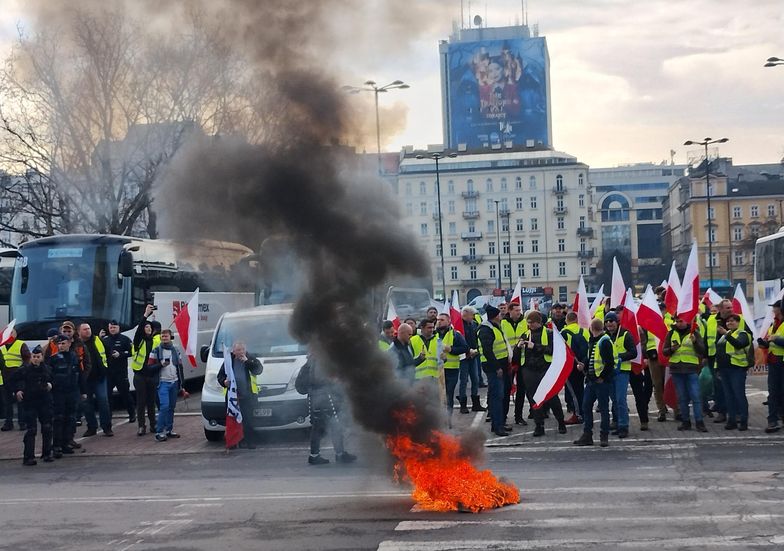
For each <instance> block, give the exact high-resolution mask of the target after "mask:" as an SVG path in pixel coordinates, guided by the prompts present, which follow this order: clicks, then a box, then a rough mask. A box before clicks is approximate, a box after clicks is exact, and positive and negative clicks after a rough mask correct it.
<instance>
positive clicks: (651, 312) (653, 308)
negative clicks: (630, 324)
mask: <svg viewBox="0 0 784 551" xmlns="http://www.w3.org/2000/svg"><path fill="white" fill-rule="evenodd" d="M637 324H638V325H639V326H640V327H642V328H643V329H645V330H646V331H649V332H650V333H652V334H653V335H654V336H655V337H656V338H657V339H659V341H660V342H664V339H665V338H666V337H667V326H666V325H665V324H664V318H662V314H661V309H660V308H659V303H658V302H657V301H656V295H655V294H654V292H653V289H651V287H650V285H649V286H648V289H646V290H645V295H644V296H643V297H642V303H641V304H640V307H639V308H638V309H637Z"/></svg>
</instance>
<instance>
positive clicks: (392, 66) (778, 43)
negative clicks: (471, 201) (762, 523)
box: [0, 0, 784, 167]
mask: <svg viewBox="0 0 784 551" xmlns="http://www.w3.org/2000/svg"><path fill="white" fill-rule="evenodd" d="M21 5H22V2H20V0H0V7H2V8H3V9H0V53H3V55H5V53H6V52H7V47H8V44H9V43H10V41H11V40H12V39H13V37H14V35H15V33H16V30H15V27H16V24H17V23H18V22H19V21H22V22H24V14H23V13H22V11H21V8H20V6H21ZM392 5H393V6H395V8H396V10H399V13H396V14H395V15H396V16H397V17H398V18H399V20H400V19H402V20H403V21H404V22H405V20H406V17H407V15H408V14H409V13H410V17H411V24H410V26H411V27H412V28H415V29H416V31H415V32H412V33H411V37H410V40H409V41H407V42H405V43H404V42H403V41H401V43H400V44H397V45H396V44H395V43H394V42H390V41H384V42H380V43H379V42H374V41H373V34H374V29H373V28H372V27H373V26H372V25H369V26H368V28H367V29H364V32H355V31H352V33H353V34H352V36H353V35H355V36H356V37H357V38H356V40H357V42H359V43H358V44H355V45H354V48H353V55H352V57H351V58H349V59H350V60H351V61H350V63H345V64H346V65H348V66H346V67H345V72H344V73H343V74H342V75H341V76H344V78H342V80H344V81H345V82H341V83H344V84H359V83H361V82H362V81H364V80H366V79H373V80H376V81H377V82H379V83H382V84H383V83H386V82H389V81H391V80H395V79H402V80H404V81H406V82H407V83H409V84H410V85H411V88H410V89H409V90H399V91H395V92H393V93H390V94H388V95H387V96H386V97H384V96H381V104H382V107H384V106H386V107H393V106H394V107H395V108H396V109H394V111H395V112H396V113H400V112H405V113H406V118H405V121H399V123H398V124H394V125H392V124H388V125H387V128H390V129H391V130H394V132H395V133H394V135H389V134H388V133H387V134H385V133H384V125H383V121H382V136H383V140H384V142H385V146H384V147H385V149H388V150H399V148H400V147H401V146H403V145H405V144H412V145H415V146H424V145H426V144H429V143H441V141H442V131H441V108H440V105H441V92H440V83H439V65H438V41H439V40H443V39H446V38H447V37H448V35H449V34H450V32H451V29H452V22H453V21H455V20H459V17H460V0H419V1H416V2H406V1H404V0H400V1H399V2H396V3H394V4H392ZM464 5H465V6H466V20H467V11H468V10H467V6H468V1H467V0H465V1H464ZM407 6H408V7H407ZM471 6H472V15H475V14H477V13H478V14H479V15H481V16H482V17H483V18H484V17H485V15H486V16H487V17H486V20H487V23H488V24H489V26H505V25H508V24H514V23H515V22H516V21H519V19H520V13H521V2H520V0H487V1H486V2H478V1H474V2H472V3H471ZM528 14H529V23H530V24H533V23H538V25H539V31H540V35H542V36H545V37H546V38H547V44H548V47H549V52H550V79H551V94H552V96H551V97H552V123H553V142H554V146H555V148H556V149H559V150H561V151H566V152H568V153H570V154H572V155H575V156H577V157H578V159H580V160H581V161H583V162H586V163H588V164H589V165H590V166H592V167H601V166H614V165H618V164H625V163H632V162H645V161H653V162H659V161H661V160H664V159H666V160H668V161H669V158H670V157H669V152H670V149H674V150H676V155H675V161H676V162H679V163H680V162H685V161H686V159H687V153H688V152H689V151H688V150H689V148H686V147H684V146H683V145H682V143H683V142H684V141H685V140H686V139H701V138H703V137H706V136H710V137H713V138H719V137H724V136H726V137H728V138H729V139H730V141H729V143H727V144H724V145H722V146H721V149H720V153H721V155H722V156H730V157H733V159H734V161H735V163H736V164H739V163H762V162H778V161H779V160H780V159H782V157H784V124H782V123H784V94H783V93H782V92H784V66H782V67H778V68H764V67H763V66H762V65H763V64H764V62H765V59H766V58H767V57H769V56H773V55H776V56H779V57H782V58H784V32H783V29H784V1H783V0H679V1H675V0H646V1H641V0H590V1H588V0H530V1H529V2H528ZM374 23H375V24H376V25H378V26H379V27H381V26H384V25H385V20H384V16H383V14H382V15H380V16H379V18H378V21H375V22H374ZM398 23H399V21H398ZM395 104H397V105H395ZM358 106H359V107H361V108H367V109H372V104H371V103H370V102H360V103H359V104H358ZM368 150H369V151H373V150H375V144H374V143H370V144H368Z"/></svg>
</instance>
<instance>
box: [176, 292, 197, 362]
mask: <svg viewBox="0 0 784 551" xmlns="http://www.w3.org/2000/svg"><path fill="white" fill-rule="evenodd" d="M198 324H199V289H198V288H197V289H196V290H195V291H194V292H193V296H192V297H191V299H190V300H189V301H188V304H187V306H186V307H185V308H180V312H179V313H178V314H177V316H176V317H175V318H174V326H175V327H176V328H177V333H178V334H179V335H180V342H182V347H183V349H184V350H185V355H186V356H188V359H189V360H190V362H191V365H192V366H193V367H196V341H197V340H198Z"/></svg>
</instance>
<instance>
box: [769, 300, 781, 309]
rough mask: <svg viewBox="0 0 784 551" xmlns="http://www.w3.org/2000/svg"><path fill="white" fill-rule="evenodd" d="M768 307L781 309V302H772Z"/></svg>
mask: <svg viewBox="0 0 784 551" xmlns="http://www.w3.org/2000/svg"><path fill="white" fill-rule="evenodd" d="M770 306H773V307H774V308H781V301H780V300H777V301H776V302H774V303H773V304H771V305H770Z"/></svg>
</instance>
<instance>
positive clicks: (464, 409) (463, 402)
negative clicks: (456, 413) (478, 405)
mask: <svg viewBox="0 0 784 551" xmlns="http://www.w3.org/2000/svg"><path fill="white" fill-rule="evenodd" d="M460 413H470V412H469V411H468V398H460Z"/></svg>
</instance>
